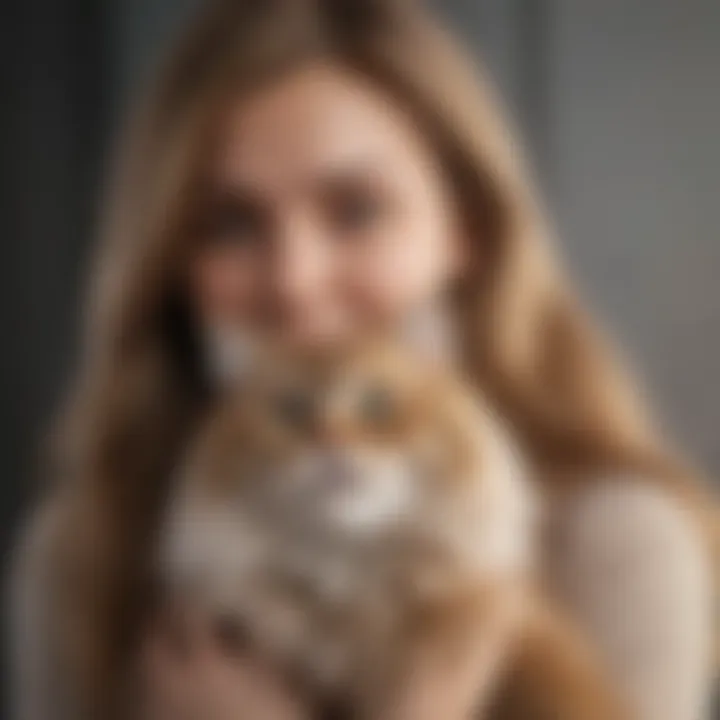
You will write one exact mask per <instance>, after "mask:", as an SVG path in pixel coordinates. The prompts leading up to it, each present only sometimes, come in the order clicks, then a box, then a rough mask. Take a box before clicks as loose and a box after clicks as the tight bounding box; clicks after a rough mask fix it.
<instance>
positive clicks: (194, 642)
mask: <svg viewBox="0 0 720 720" xmlns="http://www.w3.org/2000/svg"><path fill="white" fill-rule="evenodd" d="M141 660H142V673H141V687H142V689H141V705H142V708H141V713H140V714H141V717H142V718H143V720H244V719H245V718H247V719H248V720H257V719H259V718H262V719H263V720H301V719H302V718H304V717H305V712H304V711H303V709H302V707H301V703H300V701H299V699H298V698H296V697H294V696H293V695H292V694H291V693H290V692H289V690H288V689H287V688H286V687H284V686H283V684H282V683H281V682H280V681H279V679H278V678H277V677H276V676H274V675H273V673H272V672H271V671H270V670H269V669H267V668H265V667H263V666H262V664H260V663H259V662H257V661H255V660H254V659H252V658H248V657H246V656H243V654H242V653H239V652H233V649H232V648H229V647H228V646H227V643H226V642H223V640H222V639H220V638H218V637H217V633H214V632H213V630H212V628H211V627H210V623H208V622H204V621H203V620H202V619H201V618H198V617H197V616H193V615H192V614H190V613H181V614H175V616H174V617H173V619H172V622H164V623H163V624H162V626H156V627H154V628H153V630H152V631H151V633H150V634H149V636H148V638H147V640H146V643H145V647H144V648H143V653H142V659H141Z"/></svg>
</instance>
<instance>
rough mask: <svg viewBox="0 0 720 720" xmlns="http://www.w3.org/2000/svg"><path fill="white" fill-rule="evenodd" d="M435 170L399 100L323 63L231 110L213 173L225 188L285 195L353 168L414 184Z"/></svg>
mask: <svg viewBox="0 0 720 720" xmlns="http://www.w3.org/2000/svg"><path fill="white" fill-rule="evenodd" d="M428 164H431V165H434V161H433V159H432V158H431V156H430V153H429V152H428V149H427V148H426V144H425V142H424V138H423V136H422V134H421V133H420V132H419V131H418V128H417V126H416V125H415V123H414V122H413V119H412V116H411V114H409V113H407V112H405V110H404V108H402V107H401V106H400V104H399V103H397V102H395V101H394V99H393V98H392V96H391V95H389V94H388V93H386V92H385V91H384V90H383V89H382V88H380V87H379V86H377V85H376V84H375V83H373V82H372V80H370V79H369V78H365V77H364V76H361V75H360V74H359V73H356V72H353V71H351V70H349V69H344V68H341V67H340V66H335V65H331V64H320V63H316V64H314V65H309V66H307V67H304V68H302V69H299V70H297V71H295V72H294V73H292V74H290V75H288V76H286V77H282V78H279V79H278V80H276V81H275V82H274V83H271V84H270V85H268V86H267V87H265V88H262V89H260V90H258V91H256V92H255V93H253V94H252V95H251V96H250V97H249V98H244V99H242V100H239V101H238V103H237V104H236V105H235V106H234V107H232V108H231V109H230V111H229V112H228V114H227V116H226V118H225V122H224V123H223V125H222V127H221V132H220V142H219V148H218V153H217V155H216V157H215V161H214V167H213V173H214V175H215V180H216V181H217V182H219V183H221V184H229V185H238V184H239V185H243V186H245V185H252V186H253V187H255V188H259V189H267V190H281V189H289V188H292V187H293V186H295V185H297V184H298V183H306V182H307V181H308V180H309V179H315V178H322V176H324V175H326V174H332V173H335V172H342V171H344V170H347V169H348V168H355V169H358V168H360V169H362V170H364V171H366V172H367V173H378V172H382V171H387V172H392V173H394V174H401V175H402V174H405V175H406V176H407V177H405V180H406V181H408V182H409V181H411V179H412V178H411V176H412V175H413V173H414V172H416V171H417V169H418V165H428Z"/></svg>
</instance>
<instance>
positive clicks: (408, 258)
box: [190, 66, 464, 342]
mask: <svg viewBox="0 0 720 720" xmlns="http://www.w3.org/2000/svg"><path fill="white" fill-rule="evenodd" d="M208 197H209V201H208V203H207V204H206V205H205V206H204V210H203V213H202V218H201V223H200V225H199V227H200V231H199V234H200V237H199V238H197V241H198V242H197V247H198V251H197V253H196V254H195V255H194V259H193V261H192V267H191V273H190V275H191V300H192V304H193V308H194V310H195V312H196V314H197V316H198V318H199V320H200V322H201V325H203V326H205V327H210V328H217V327H228V325H237V324H241V325H243V326H251V327H254V328H259V329H261V330H263V331H272V332H276V333H280V334H283V335H285V336H289V337H290V338H291V339H293V340H295V341H300V342H306V341H307V342H313V341H316V340H320V341H324V340H327V339H331V340H332V339H335V338H341V337H344V336H347V335H348V334H351V333H357V332H360V331H362V330H363V329H364V328H367V327H369V326H372V325H375V324H378V323H387V322H392V321H393V320H394V319H396V318H400V317H401V316H402V315H403V314H404V313H406V312H408V311H411V310H412V308H413V307H414V306H416V305H418V304H421V303H425V302H427V301H428V300H430V299H431V298H432V297H433V296H434V295H436V294H438V292H439V291H440V290H441V289H442V288H443V287H444V286H445V285H446V283H447V282H448V280H450V279H451V278H452V277H453V276H454V275H455V274H456V273H457V272H458V270H459V268H460V267H461V266H462V263H463V257H462V255H463V249H464V242H463V238H462V237H461V232H460V228H459V223H458V222H457V218H456V213H455V208H454V205H453V202H452V199H451V197H450V193H449V188H448V187H447V186H446V178H445V177H444V174H443V172H442V171H441V168H440V167H439V163H438V161H437V160H436V158H435V156H434V154H433V153H432V152H431V151H430V148H429V147H428V146H427V145H426V142H425V138H424V137H423V136H422V135H421V133H420V131H419V129H418V128H417V126H416V125H415V123H414V122H413V119H412V117H411V116H409V115H408V114H406V112H404V111H403V109H401V108H400V107H398V106H397V105H396V104H394V103H393V102H392V101H391V100H390V99H389V98H388V96H386V95H385V94H384V93H383V92H382V91H380V90H379V89H378V88H377V87H375V86H374V85H373V84H371V83H370V82H369V81H367V80H365V79H364V78H362V77H360V76H358V75H355V74H351V73H350V72H347V71H343V70H340V69H339V68H332V67H330V66H313V67H308V68H305V69H303V70H302V71H298V72H297V73H296V74H293V75H291V76H289V77H286V78H284V79H282V80H281V81H278V82H277V83H276V84H273V85H271V86H269V87H267V88H265V89H263V90H261V91H259V92H258V93H256V94H255V95H253V96H252V97H251V98H250V99H249V100H247V99H246V100H245V102H243V103H242V105H239V104H238V106H237V107H236V108H234V109H233V110H232V111H231V112H230V113H229V114H228V116H227V118H226V122H225V124H224V126H223V127H222V129H221V134H220V142H219V146H218V149H217V152H216V153H215V155H214V157H213V158H212V162H211V166H210V173H209V194H208Z"/></svg>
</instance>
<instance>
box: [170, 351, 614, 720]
mask: <svg viewBox="0 0 720 720" xmlns="http://www.w3.org/2000/svg"><path fill="white" fill-rule="evenodd" d="M244 365H245V368H244V370H243V372H242V373H241V377H239V378H238V379H237V380H238V383H237V390H236V392H235V393H231V395H230V397H229V398H227V399H226V400H225V401H223V402H222V404H221V406H220V407H218V408H216V409H215V410H214V411H213V413H212V415H211V417H209V418H208V420H207V422H206V423H205V425H204V427H203V428H202V430H201V432H200V434H199V437H198V439H197V442H196V443H195V446H194V448H193V450H192V452H191V453H190V457H189V458H188V462H187V465H186V467H185V468H184V473H183V475H182V477H181V479H180V482H179V485H178V487H177V491H176V495H175V497H174V498H173V500H172V501H171V504H170V511H169V516H168V518H167V524H166V526H165V528H164V533H163V536H162V553H161V559H162V568H161V569H162V572H163V574H164V577H165V579H166V582H167V588H168V591H169V592H170V593H171V594H176V595H179V596H180V597H182V598H183V599H184V601H185V602H187V601H188V600H190V601H192V602H196V603H199V604H201V605H203V606H204V607H205V608H206V609H207V610H208V611H209V612H210V613H213V614H214V616H215V617H217V618H219V619H220V620H222V622H224V623H230V624H232V625H233V626H234V627H237V628H240V629H241V630H242V633H243V637H244V638H245V640H246V641H247V642H248V643H249V644H250V645H251V646H252V648H253V650H254V651H255V652H259V653H261V654H263V655H265V656H266V657H267V658H268V660H269V661H270V662H272V663H273V664H274V665H275V667H277V668H278V669H280V670H281V671H283V672H286V673H287V677H288V678H292V679H293V680H295V681H298V682H299V686H300V687H302V688H303V689H305V690H306V691H307V692H308V698H312V700H313V702H316V703H317V705H316V707H317V708H322V707H324V706H325V705H326V704H327V705H328V706H329V705H333V704H334V703H336V702H339V704H340V705H341V706H342V707H344V708H347V709H348V710H349V715H350V716H352V717H361V718H378V719H383V720H384V719H388V720H390V719H393V720H395V719H397V720H400V719H401V718H402V719H407V720H410V719H411V718H412V720H421V719H423V718H443V719H444V720H445V719H446V720H461V718H473V717H492V718H496V717H497V718H524V719H525V720H532V718H538V720H539V719H540V718H545V717H550V715H547V714H546V713H553V714H552V717H554V718H558V719H559V720H590V719H592V720H616V719H617V718H619V717H621V715H620V711H619V710H617V709H616V708H615V705H614V699H613V698H612V697H611V695H610V693H609V692H608V691H607V689H606V688H605V687H604V686H603V684H602V682H601V678H600V676H599V673H596V669H595V667H594V665H593V662H592V659H591V658H590V657H589V656H588V655H587V654H586V652H585V650H584V648H583V647H582V646H581V643H579V642H577V641H576V639H575V638H574V636H573V634H572V632H571V631H570V630H569V629H568V628H567V627H565V625H564V624H563V622H562V621H561V619H560V618H559V617H558V616H557V615H554V614H553V613H552V612H551V611H550V610H548V609H547V608H546V607H545V606H544V605H543V604H542V603H541V602H540V601H538V600H537V599H536V598H537V595H536V593H535V592H534V591H533V589H532V587H531V585H532V577H531V571H532V565H533V559H532V552H531V550H532V547H533V546H534V544H535V543H534V540H533V533H534V526H535V522H534V516H535V501H534V499H533V497H532V494H531V491H530V488H529V487H528V485H527V484H526V482H525V478H524V477H523V472H522V469H521V465H520V463H519V462H518V458H517V456H516V453H515V452H514V451H513V449H512V445H511V443H510V442H509V440H508V438H507V436H506V434H505V432H504V430H503V428H502V426H501V423H499V422H498V421H497V419H496V418H494V417H493V415H492V413H491V412H490V411H489V410H488V409H487V408H486V407H485V406H484V405H483V404H482V402H481V400H480V399H479V398H478V397H477V396H476V395H475V394H472V393H471V392H470V391H469V390H468V388H467V387H466V386H465V385H464V384H463V383H462V382H461V381H460V380H459V379H458V378H457V377H456V376H454V374H453V373H451V372H449V371H448V370H446V369H443V368H441V367H440V366H439V364H437V363H434V362H427V361H425V360H424V359H423V358H422V357H418V356H417V353H413V352H411V351H410V350H409V349H408V348H406V347H401V346H399V345H398V344H395V343H392V342H385V341H382V340H381V341H378V342H366V343H364V344H360V345H358V346H354V347H346V348H343V349H335V350H333V351H327V350H326V351H323V352H320V351H318V352H315V353H302V352H298V351H293V350H292V349H289V348H285V349H279V348H275V349H270V348H265V349H264V350H262V349H260V350H257V349H256V351H255V352H254V353H253V356H252V358H251V359H250V361H247V358H246V362H245V363H244ZM309 701H310V700H309ZM622 717H624V716H622Z"/></svg>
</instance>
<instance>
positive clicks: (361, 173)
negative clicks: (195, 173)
mask: <svg viewBox="0 0 720 720" xmlns="http://www.w3.org/2000/svg"><path fill="white" fill-rule="evenodd" d="M378 164H379V163H378ZM305 179H306V180H307V185H309V186H310V187H312V188H314V189H317V188H324V187H327V186H332V185H343V184H350V183H352V184H355V185H366V186H370V185H373V184H376V183H378V182H382V181H383V175H382V173H380V172H378V170H377V164H376V163H375V162H373V160H372V159H365V160H364V161H363V162H362V164H360V163H359V162H358V163H356V164H352V165H350V164H349V163H343V164H340V163H338V164H337V165H335V164H329V166H327V167H320V168H316V169H314V170H311V171H310V173H308V176H307V178H305ZM207 187H208V193H209V195H210V197H214V198H217V197H220V198H222V197H223V196H224V197H227V198H228V199H241V200H245V201H248V200H250V201H253V202H255V201H256V202H258V203H262V202H263V200H264V198H263V193H262V191H261V190H259V188H258V185H257V184H256V183H254V182H253V180H252V179H251V178H247V177H245V178H241V177H234V178H232V177H226V178H222V179H220V180H218V179H213V178H209V179H208V180H207Z"/></svg>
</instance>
